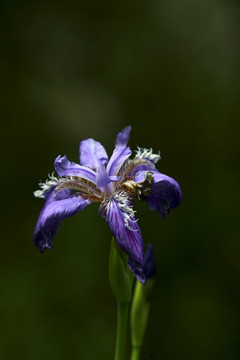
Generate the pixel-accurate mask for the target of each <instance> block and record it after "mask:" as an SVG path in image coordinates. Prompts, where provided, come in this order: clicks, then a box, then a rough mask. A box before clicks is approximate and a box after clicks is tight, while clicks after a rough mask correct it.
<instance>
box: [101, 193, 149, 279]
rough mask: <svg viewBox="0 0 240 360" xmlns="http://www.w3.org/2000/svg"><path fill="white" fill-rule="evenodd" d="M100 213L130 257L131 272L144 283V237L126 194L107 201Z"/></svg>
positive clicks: (117, 195) (120, 194)
mask: <svg viewBox="0 0 240 360" xmlns="http://www.w3.org/2000/svg"><path fill="white" fill-rule="evenodd" d="M99 213H100V215H101V216H102V217H104V218H105V220H106V222H107V223H108V225H109V227H110V230H111V232H112V234H113V236H114V238H115V240H116V241H117V243H118V244H119V246H120V247H121V249H122V250H123V251H125V252H126V254H127V255H128V256H129V268H130V270H131V271H132V272H133V274H134V275H135V276H136V277H137V278H138V279H139V281H141V282H144V280H145V277H144V274H143V241H142V235H141V231H140V228H139V226H138V224H137V222H136V220H135V218H134V211H133V209H132V207H131V201H130V200H129V199H128V198H127V197H126V193H123V192H121V193H117V194H115V195H114V196H112V197H111V198H109V199H107V200H105V201H104V202H103V203H102V204H101V206H100V208H99Z"/></svg>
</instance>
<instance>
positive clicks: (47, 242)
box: [33, 189, 90, 252]
mask: <svg viewBox="0 0 240 360" xmlns="http://www.w3.org/2000/svg"><path fill="white" fill-rule="evenodd" d="M88 204H90V201H89V200H88V199H83V198H81V197H80V196H79V195H71V190H70V189H64V190H62V191H60V192H59V193H57V195H55V193H54V190H53V191H52V192H51V194H50V195H49V196H48V198H47V200H46V202H45V204H44V206H43V208H42V210H41V212H40V215H39V218H38V221H37V224H36V227H35V230H34V234H33V240H34V243H35V245H36V247H37V248H38V249H39V250H40V251H42V252H43V251H45V250H46V249H47V248H51V247H52V239H53V238H54V236H55V235H56V234H57V230H58V227H59V225H60V224H61V221H62V220H63V219H64V218H66V217H69V216H73V215H74V214H76V213H77V212H78V211H80V210H82V209H84V208H85V207H86V206H87V205H88Z"/></svg>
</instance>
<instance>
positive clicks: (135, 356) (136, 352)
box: [131, 346, 141, 360]
mask: <svg viewBox="0 0 240 360" xmlns="http://www.w3.org/2000/svg"><path fill="white" fill-rule="evenodd" d="M140 353H141V346H133V347H132V354H131V360H139V359H140Z"/></svg>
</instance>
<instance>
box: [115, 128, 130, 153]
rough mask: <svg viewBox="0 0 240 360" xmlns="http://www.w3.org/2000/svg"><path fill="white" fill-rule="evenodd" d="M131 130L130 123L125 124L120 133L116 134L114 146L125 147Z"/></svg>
mask: <svg viewBox="0 0 240 360" xmlns="http://www.w3.org/2000/svg"><path fill="white" fill-rule="evenodd" d="M130 132H131V125H129V126H126V127H125V128H124V129H123V130H122V131H121V132H120V133H118V135H117V139H116V143H115V146H116V148H120V147H125V146H126V145H127V143H128V141H129V136H130Z"/></svg>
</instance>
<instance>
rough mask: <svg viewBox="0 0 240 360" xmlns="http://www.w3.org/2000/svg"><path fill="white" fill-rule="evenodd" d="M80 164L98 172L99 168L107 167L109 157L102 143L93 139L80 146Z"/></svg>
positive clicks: (82, 142)
mask: <svg viewBox="0 0 240 360" xmlns="http://www.w3.org/2000/svg"><path fill="white" fill-rule="evenodd" d="M79 158H80V164H81V165H84V166H87V167H89V168H91V169H92V170H95V171H96V170H97V169H98V167H99V166H101V165H102V164H103V165H106V164H107V162H108V156H107V153H106V150H105V149H104V147H103V146H102V144H100V142H98V141H95V140H93V139H87V140H83V141H81V143H80V146H79Z"/></svg>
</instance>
